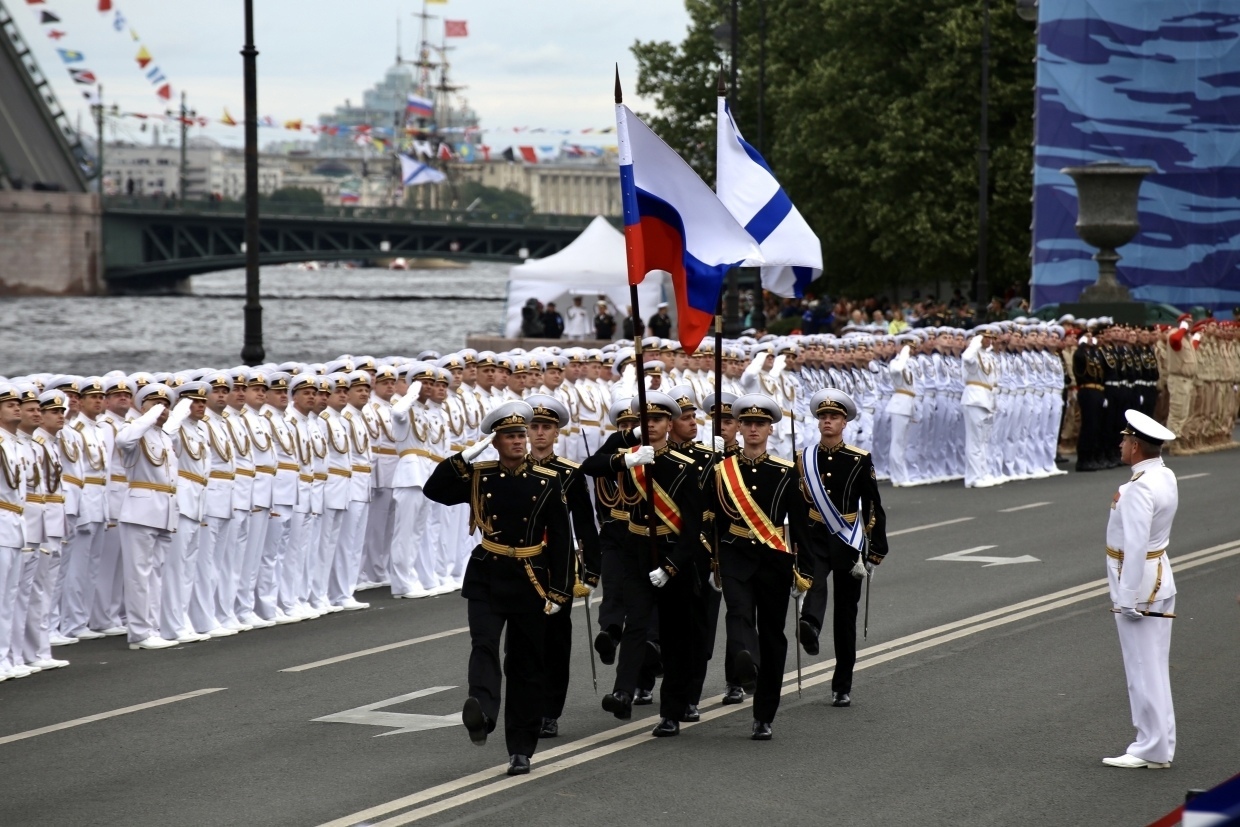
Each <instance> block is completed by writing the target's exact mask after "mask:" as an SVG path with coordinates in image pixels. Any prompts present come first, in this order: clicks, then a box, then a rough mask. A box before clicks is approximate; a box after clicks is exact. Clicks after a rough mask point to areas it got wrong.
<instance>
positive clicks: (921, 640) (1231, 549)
mask: <svg viewBox="0 0 1240 827" xmlns="http://www.w3.org/2000/svg"><path fill="white" fill-rule="evenodd" d="M968 519H972V518H968ZM1238 554H1240V540H1235V541H1232V542H1228V543H1222V544H1220V545H1217V546H1212V547H1210V548H1206V549H1201V550H1199V551H1195V552H1192V553H1190V554H1185V555H1182V556H1177V557H1176V569H1177V571H1184V570H1186V569H1191V568H1195V567H1197V566H1202V565H1205V564H1207V563H1213V562H1215V561H1217V560H1222V559H1224V558H1227V557H1234V556H1236V555H1238ZM1107 592H1108V585H1107V581H1106V579H1099V580H1093V581H1090V582H1088V583H1082V584H1080V585H1077V586H1072V587H1071V588H1067V589H1063V590H1061V591H1058V592H1053V593H1051V594H1048V595H1042V596H1040V597H1035V598H1032V599H1029V600H1023V601H1021V602H1019V603H1013V604H1012V605H1010V606H1005V607H1003V608H999V609H993V610H991V611H988V612H983V613H981V614H978V615H973V616H972V617H967V618H964V619H962V620H956V621H952V622H951V623H946V624H943V625H941V626H936V627H934V628H932V629H925V630H923V631H920V632H914V633H913V634H911V635H906V636H905V637H902V638H898V639H896V640H891V641H888V642H886V643H880V644H877V645H875V646H871V647H868V648H866V649H863V650H861V651H859V652H858V653H857V657H858V662H857V665H856V667H855V671H860V670H862V669H868V668H870V667H872V666H877V665H879V664H882V663H886V662H888V661H890V660H894V659H896V658H898V657H902V656H904V655H908V654H913V653H915V652H919V651H923V650H925V649H929V648H931V647H934V646H938V645H940V644H943V643H948V642H950V641H952V640H957V639H959V638H962V637H966V636H968V635H972V634H976V633H978V632H982V631H985V630H987V629H992V628H995V627H997V626H1002V625H1004V624H1007V623H1013V622H1015V621H1018V620H1024V619H1026V618H1029V617H1033V616H1035V615H1038V614H1044V613H1046V612H1052V611H1055V610H1056V609H1061V608H1064V607H1066V606H1070V605H1072V604H1073V603H1079V602H1082V601H1084V600H1088V599H1090V598H1093V597H1101V596H1103V595H1105V594H1107ZM834 665H835V661H834V660H828V661H824V662H822V663H817V664H814V665H813V666H810V667H809V668H806V669H803V670H802V678H803V680H802V686H803V687H809V686H816V685H818V684H821V683H825V682H826V681H829V680H830V679H831V675H832V673H831V672H826V673H825V674H822V675H817V674H816V673H818V672H824V671H825V670H828V669H831V668H832V667H833V666H834ZM809 674H815V677H813V678H812V679H810V680H805V679H804V676H805V675H809ZM784 683H785V686H784V689H783V694H785V695H791V694H792V693H793V692H796V672H795V671H793V672H788V673H786V674H785V675H784ZM722 700H723V696H722V695H716V696H715V697H713V698H708V699H704V700H703V702H702V704H700V705H699V708H700V709H701V711H702V720H701V722H700V723H706V722H708V721H713V720H715V719H716V718H721V717H723V716H724V715H731V714H733V713H735V712H742V711H747V710H749V709H750V707H749V706H748V705H745V704H738V705H733V706H722ZM657 720H658V716H651V717H649V718H645V719H643V720H639V721H631V722H629V723H627V724H624V725H621V726H618V727H615V728H613V729H610V730H605V731H603V732H599V733H596V734H594V735H590V736H588V737H586V738H582V739H580V740H578V741H573V742H570V743H567V744H564V745H562V746H559V747H555V748H554V749H550V750H546V751H539V752H538V753H537V755H536V756H535V761H536V764H535V770H534V772H533V773H532V774H530V775H524V776H516V777H511V778H510V777H507V776H504V775H502V773H503V772H505V771H506V770H507V768H508V766H507V764H502V765H500V766H497V767H492V768H491V769H489V770H483V771H481V772H476V773H471V774H470V775H466V776H463V777H461V778H458V779H454V780H453V781H448V782H445V783H443V784H438V785H436V786H434V787H429V788H427V789H425V790H421V791H420V792H416V793H412V794H410V795H407V796H403V797H401V798H398V799H394V800H392V801H389V802H386V803H384V804H377V805H375V806H373V807H370V808H368V809H366V810H362V811H360V812H357V813H353V814H352V815H348V816H344V817H342V818H338V819H335V820H333V821H329V822H326V823H324V824H322V825H320V827H352V826H353V825H358V824H362V823H365V824H368V825H371V827H398V825H403V824H409V823H411V822H414V821H418V820H421V819H423V818H427V817H429V816H432V815H435V814H437V813H440V812H444V811H445V810H449V809H452V808H454V807H459V806H462V805H464V804H468V803H471V802H474V801H477V800H478V799H480V798H485V797H487V796H490V795H494V794H496V793H501V792H504V791H506V790H509V789H511V788H513V787H515V786H518V785H520V784H527V783H529V782H531V781H536V780H538V779H539V778H544V777H546V776H548V775H550V774H552V773H556V772H560V771H562V770H566V769H570V768H572V767H575V766H577V765H579V764H584V763H586V762H588V761H592V760H595V759H597V758H603V757H606V756H607V755H610V754H612V753H615V752H619V751H620V750H623V749H627V748H629V747H634V746H637V745H639V744H649V743H652V742H653V741H654V740H655V739H653V738H651V737H650V735H649V733H648V732H647V731H646V730H647V729H648V728H649V727H651V726H653V725H654V723H655V722H656V721H657ZM699 725H700V724H689V723H685V724H681V729H689V728H691V727H694V726H699ZM624 736H630V737H627V738H626V737H624ZM613 739H620V740H613ZM607 741H611V743H605V742H607ZM597 744H602V746H597V747H596V746H595V745H597ZM590 747H594V748H593V749H588V748H590ZM581 750H587V751H585V752H580V751H581ZM570 753H577V754H576V755H570ZM561 756H567V757H564V758H563V759H562V760H555V759H560V758H561ZM547 762H550V763H547ZM497 776H498V778H497ZM488 782H489V783H488ZM476 784H482V785H483V786H480V787H476V788H474V789H469V790H468V791H467V792H464V793H460V794H458V795H454V796H452V797H450V798H445V799H443V800H442V801H436V802H434V803H432V804H429V805H427V806H425V807H422V808H419V809H415V810H409V811H408V812H405V813H401V814H400V815H397V816H393V817H392V818H389V819H387V820H385V821H380V822H375V821H373V819H374V818H375V817H377V816H383V815H386V814H388V813H395V812H397V811H399V810H404V809H406V808H409V807H413V806H415V805H418V804H421V803H423V802H426V801H431V800H433V799H436V798H439V797H440V796H445V795H449V794H450V793H454V792H457V791H459V790H463V789H466V788H469V787H474V785H476Z"/></svg>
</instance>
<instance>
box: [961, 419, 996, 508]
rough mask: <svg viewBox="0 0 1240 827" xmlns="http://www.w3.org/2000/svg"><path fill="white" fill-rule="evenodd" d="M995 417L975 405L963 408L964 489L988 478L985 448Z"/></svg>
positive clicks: (988, 465)
mask: <svg viewBox="0 0 1240 827" xmlns="http://www.w3.org/2000/svg"><path fill="white" fill-rule="evenodd" d="M994 422H995V415H994V414H993V413H992V412H990V411H988V410H986V409H985V408H982V407H979V406H977V405H966V406H965V408H964V487H965V488H972V487H973V486H975V485H977V484H978V483H979V482H982V481H984V480H986V479H988V478H989V477H990V460H989V458H988V457H987V455H986V448H987V446H988V445H989V444H990V429H991V427H992V426H993V425H994Z"/></svg>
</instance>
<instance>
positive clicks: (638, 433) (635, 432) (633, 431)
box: [629, 425, 642, 442]
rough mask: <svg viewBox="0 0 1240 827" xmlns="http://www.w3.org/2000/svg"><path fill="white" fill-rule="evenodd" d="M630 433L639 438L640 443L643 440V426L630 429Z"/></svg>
mask: <svg viewBox="0 0 1240 827" xmlns="http://www.w3.org/2000/svg"><path fill="white" fill-rule="evenodd" d="M629 433H631V434H632V435H633V436H635V437H637V440H638V441H639V442H640V441H641V438H642V426H641V425H638V426H636V427H634V428H630V429H629Z"/></svg>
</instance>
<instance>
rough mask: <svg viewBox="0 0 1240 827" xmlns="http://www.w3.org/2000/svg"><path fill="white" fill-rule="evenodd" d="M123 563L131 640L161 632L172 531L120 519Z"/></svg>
mask: <svg viewBox="0 0 1240 827" xmlns="http://www.w3.org/2000/svg"><path fill="white" fill-rule="evenodd" d="M119 535H120V542H121V566H122V568H123V570H124V576H125V581H124V582H125V622H126V625H127V626H128V629H129V642H130V643H137V642H139V641H142V640H146V639H147V638H148V637H152V636H156V635H158V634H159V598H160V589H161V584H162V582H163V568H164V561H165V560H166V559H167V558H168V551H169V550H170V549H171V548H172V532H171V531H167V530H165V529H162V528H151V527H150V526H144V525H136V524H134V523H121V524H120V526H119Z"/></svg>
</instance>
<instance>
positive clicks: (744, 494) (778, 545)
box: [718, 456, 788, 552]
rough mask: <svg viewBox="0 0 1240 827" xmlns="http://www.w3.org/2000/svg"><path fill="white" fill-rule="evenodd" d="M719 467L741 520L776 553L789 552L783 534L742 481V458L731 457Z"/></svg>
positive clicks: (721, 477)
mask: <svg viewBox="0 0 1240 827" xmlns="http://www.w3.org/2000/svg"><path fill="white" fill-rule="evenodd" d="M718 467H719V474H720V479H721V480H722V481H723V488H724V490H725V491H727V492H728V497H729V498H731V500H732V502H733V503H734V504H735V505H736V510H737V511H738V512H740V515H741V519H742V520H744V521H745V525H746V526H748V527H749V530H750V531H752V532H753V536H754V537H756V538H757V539H758V540H760V541H762V542H763V543H765V544H766V545H768V546H770V547H771V548H773V549H775V550H776V551H783V552H787V551H788V545H787V543H785V542H784V534H783V532H782V531H780V530H779V529H778V528H776V527H775V526H774V525H773V524H772V523H771V518H770V517H768V516H767V514H766V512H765V511H763V510H762V509H761V508H760V507H759V506H758V504H757V503H756V502H755V501H754V498H753V495H752V494H750V493H749V489H748V488H746V487H745V481H744V480H743V479H741V469H740V458H739V457H737V456H730V457H728V458H727V459H725V460H724V461H723V462H721V463H720V464H719V466H718Z"/></svg>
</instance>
